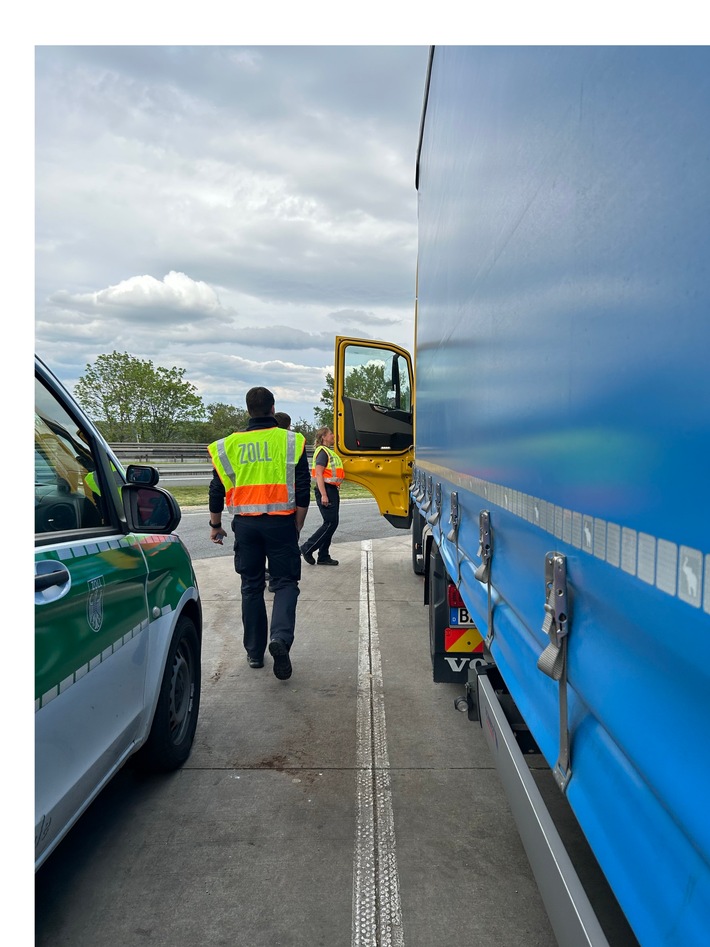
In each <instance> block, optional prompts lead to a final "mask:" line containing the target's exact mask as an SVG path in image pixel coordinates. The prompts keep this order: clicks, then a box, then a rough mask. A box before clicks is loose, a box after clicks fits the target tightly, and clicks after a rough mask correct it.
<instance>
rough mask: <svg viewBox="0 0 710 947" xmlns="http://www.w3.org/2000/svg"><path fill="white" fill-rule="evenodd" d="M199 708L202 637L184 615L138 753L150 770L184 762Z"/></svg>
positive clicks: (167, 768) (164, 769) (143, 766)
mask: <svg viewBox="0 0 710 947" xmlns="http://www.w3.org/2000/svg"><path fill="white" fill-rule="evenodd" d="M199 708H200V640H199V637H198V634H197V629H196V628H195V624H194V622H193V621H192V619H191V618H189V617H188V616H187V615H183V616H182V618H180V620H179V621H178V623H177V627H176V628H175V632H174V633H173V640H172V642H171V643H170V648H169V650H168V657H167V660H166V662H165V671H164V673H163V680H162V683H161V687H160V694H159V696H158V703H157V706H156V708H155V716H154V717H153V724H152V726H151V729H150V734H149V736H148V739H147V741H146V743H145V744H144V745H143V747H141V749H140V751H139V752H138V754H137V755H136V763H137V765H138V766H139V767H140V768H141V769H143V770H146V771H148V772H169V771H170V770H174V769H178V768H179V767H180V766H182V764H183V763H184V762H185V760H186V759H187V758H188V756H189V755H190V750H191V749H192V741H193V739H194V736H195V729H196V727H197V716H198V713H199ZM183 714H184V715H183ZM181 715H183V716H181Z"/></svg>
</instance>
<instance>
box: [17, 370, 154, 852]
mask: <svg viewBox="0 0 710 947" xmlns="http://www.w3.org/2000/svg"><path fill="white" fill-rule="evenodd" d="M101 453H104V456H105V451H104V448H103V447H102V445H101V442H100V441H98V440H97V439H96V437H95V436H94V435H93V433H92V429H91V426H90V425H89V424H88V422H87V421H86V420H85V419H83V417H82V415H81V414H80V413H79V412H78V411H77V410H76V409H75V406H73V405H71V404H70V402H69V401H68V398H67V397H66V396H65V393H64V392H62V391H61V390H60V389H59V388H57V387H54V386H53V385H52V380H51V379H50V378H49V377H46V378H41V377H37V378H36V379H35V752H36V760H35V784H36V839H35V843H36V849H37V853H39V852H40V851H41V850H42V849H43V848H45V847H46V846H48V845H51V844H52V839H53V836H54V834H55V833H56V832H58V831H59V830H60V829H61V828H62V827H64V826H65V825H67V824H71V822H73V821H74V819H75V818H76V817H77V816H78V815H79V814H80V812H81V811H82V810H83V809H84V808H85V807H86V805H87V804H88V802H89V801H90V800H91V798H93V796H94V795H95V794H96V793H97V792H98V790H99V789H100V788H101V786H102V785H103V784H104V782H105V781H106V778H107V777H108V776H109V775H110V774H111V773H112V772H113V771H114V770H115V769H116V767H117V765H119V763H120V762H121V761H122V759H123V758H125V755H126V753H127V752H128V751H129V750H130V747H131V745H132V742H133V739H134V735H135V733H136V729H137V726H138V724H139V723H140V716H141V713H142V711H143V709H144V684H145V671H146V654H147V641H146V637H147V636H146V634H145V628H146V626H147V605H146V564H145V560H144V556H143V553H142V552H141V549H140V546H139V545H138V544H133V543H132V542H131V537H126V536H125V535H123V533H122V532H121V531H120V529H119V522H120V521H119V519H118V517H117V514H116V501H115V496H116V493H115V490H112V489H111V488H110V486H109V485H108V484H107V483H106V480H105V475H103V474H102V472H101V471H100V470H99V469H97V468H98V467H100V466H101V465H100V464H98V463H97V461H98V455H99V454H101ZM103 466H104V467H105V468H106V469H108V464H106V462H105V461H104V462H103ZM102 478H103V479H102Z"/></svg>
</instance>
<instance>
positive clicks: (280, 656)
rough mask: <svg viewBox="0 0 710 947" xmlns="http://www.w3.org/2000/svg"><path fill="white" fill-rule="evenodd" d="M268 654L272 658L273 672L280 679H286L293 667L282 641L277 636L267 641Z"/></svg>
mask: <svg viewBox="0 0 710 947" xmlns="http://www.w3.org/2000/svg"><path fill="white" fill-rule="evenodd" d="M269 654H270V655H271V657H272V658H273V659H274V674H275V675H276V677H278V679H279V680H280V681H287V680H288V679H289V677H291V671H292V670H293V668H292V667H291V659H290V658H289V656H288V648H287V647H286V645H285V644H284V642H283V641H281V640H280V639H279V638H272V639H271V641H270V642H269Z"/></svg>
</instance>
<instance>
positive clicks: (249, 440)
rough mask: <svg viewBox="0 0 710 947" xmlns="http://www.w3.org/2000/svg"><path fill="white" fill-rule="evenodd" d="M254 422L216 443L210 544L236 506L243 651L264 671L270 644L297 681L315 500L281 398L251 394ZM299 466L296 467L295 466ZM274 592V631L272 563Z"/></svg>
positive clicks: (282, 668) (219, 537) (281, 673)
mask: <svg viewBox="0 0 710 947" xmlns="http://www.w3.org/2000/svg"><path fill="white" fill-rule="evenodd" d="M246 406H247V411H248V412H249V418H250V420H249V424H248V425H247V429H246V431H244V432H238V433H234V434H230V435H229V436H228V437H226V438H222V439H221V440H219V441H215V442H214V443H213V444H210V445H209V448H208V450H209V452H210V456H211V457H212V462H213V464H214V467H215V472H214V475H213V477H212V481H211V482H210V486H209V509H210V539H211V540H212V542H215V543H220V544H221V543H222V542H223V539H224V537H225V536H226V535H227V533H226V531H225V530H224V528H223V526H222V511H223V510H224V507H225V501H226V503H227V504H228V506H229V507H230V508H231V511H232V512H233V514H234V516H233V519H232V524H231V525H232V532H233V533H234V568H235V570H236V572H237V573H238V574H239V575H240V576H241V594H242V625H243V629H244V638H243V640H244V648H245V650H246V653H247V661H248V663H249V667H252V668H261V667H263V666H264V652H265V651H266V646H267V636H268V635H269V633H270V640H269V642H268V646H269V653H270V654H271V656H272V657H273V659H274V669H273V670H274V674H275V675H276V677H277V678H279V679H280V680H286V679H287V678H289V677H291V673H292V666H291V660H290V657H289V652H290V650H291V646H292V645H293V640H294V633H295V624H296V602H297V599H298V595H299V588H298V583H299V580H300V578H301V557H300V551H299V546H298V539H299V535H300V532H301V529H302V528H303V524H304V522H305V519H306V513H307V511H308V505H309V502H310V489H309V487H310V482H311V476H310V470H309V467H308V457H307V454H306V450H305V441H304V438H303V436H302V435H301V434H296V433H294V432H290V431H286V430H283V431H282V430H280V429H279V430H278V433H277V430H276V429H277V428H278V425H277V423H276V420H275V418H274V396H273V394H272V393H271V392H270V391H269V389H268V388H263V387H258V388H250V389H249V391H248V392H247V396H246ZM294 461H295V464H294ZM267 558H268V561H269V571H270V581H271V583H272V585H273V588H274V593H275V594H274V604H273V609H272V614H271V628H270V629H269V627H268V619H267V613H266V604H265V602H264V585H265V573H266V560H267Z"/></svg>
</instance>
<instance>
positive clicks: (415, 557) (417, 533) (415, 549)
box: [412, 510, 426, 575]
mask: <svg viewBox="0 0 710 947" xmlns="http://www.w3.org/2000/svg"><path fill="white" fill-rule="evenodd" d="M423 535H424V517H423V516H420V514H419V513H418V512H417V510H415V511H414V513H413V514H412V571H413V572H414V574H415V575H424V573H425V571H426V563H425V562H424V549H423V544H422V538H423Z"/></svg>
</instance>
